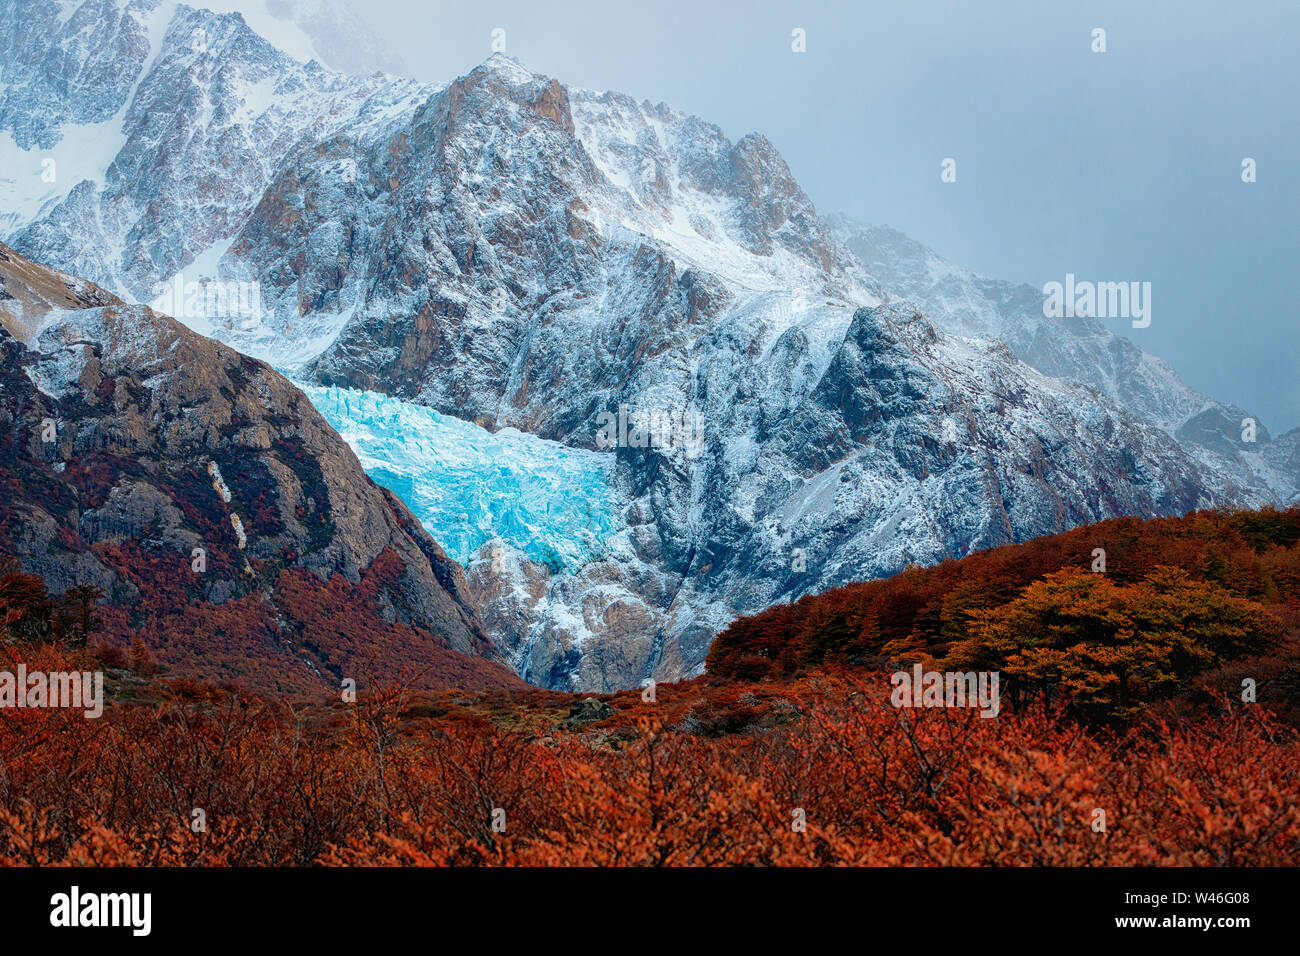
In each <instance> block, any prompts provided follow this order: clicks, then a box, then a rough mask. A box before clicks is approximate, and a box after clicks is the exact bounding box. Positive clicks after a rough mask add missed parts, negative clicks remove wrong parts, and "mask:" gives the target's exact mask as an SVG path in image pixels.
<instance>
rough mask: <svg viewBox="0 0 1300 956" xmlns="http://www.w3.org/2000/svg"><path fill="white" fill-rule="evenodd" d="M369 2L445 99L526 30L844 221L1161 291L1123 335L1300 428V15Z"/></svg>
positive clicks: (1157, 6) (549, 69) (1127, 5)
mask: <svg viewBox="0 0 1300 956" xmlns="http://www.w3.org/2000/svg"><path fill="white" fill-rule="evenodd" d="M344 2H347V3H349V4H351V5H352V7H353V8H354V9H355V10H356V11H357V12H358V13H361V14H363V15H364V16H365V17H366V18H367V20H368V21H369V22H370V23H371V24H372V26H373V28H374V30H375V31H376V32H377V33H378V34H379V35H380V36H381V37H383V38H384V39H385V40H386V41H387V42H388V43H389V44H390V45H391V47H392V48H393V49H394V50H395V51H396V52H397V53H398V54H399V55H400V56H401V57H402V58H403V59H404V60H405V61H406V63H407V65H408V67H409V68H410V70H411V72H413V73H414V74H415V75H416V76H418V77H419V78H421V79H426V80H431V81H438V82H446V81H448V80H450V79H452V78H454V77H455V76H458V75H461V74H463V73H465V72H467V71H468V70H470V69H472V68H473V67H474V66H475V65H476V64H477V63H479V62H481V61H482V60H483V59H485V58H486V57H487V56H488V55H490V52H491V51H490V43H491V31H492V30H493V28H496V27H501V28H504V29H505V30H506V44H507V51H506V52H508V53H509V54H510V55H512V56H514V57H516V58H518V59H519V60H520V61H521V62H523V64H524V65H525V66H527V67H528V68H529V69H531V70H532V71H534V72H537V73H545V74H548V75H551V76H554V77H556V78H558V79H560V80H561V81H562V82H564V83H566V84H569V85H576V86H583V87H588V88H592V89H615V90H621V91H623V92H625V93H628V94H631V95H632V96H635V97H636V98H637V99H650V100H652V101H654V102H659V101H663V102H665V103H668V104H669V105H671V106H673V107H675V108H677V109H681V110H685V111H687V112H690V113H695V114H697V115H699V116H701V117H703V118H705V119H707V120H710V121H712V122H714V123H717V124H718V125H719V126H721V127H722V128H723V130H724V131H725V132H726V133H727V135H728V136H730V137H731V138H732V139H733V140H734V139H738V138H739V137H740V136H742V135H744V134H745V133H747V132H750V131H758V132H761V133H763V134H764V135H766V136H767V137H768V138H769V139H770V140H772V142H773V143H775V144H776V146H777V148H779V149H780V150H781V152H782V154H783V155H784V156H785V158H786V160H787V162H788V163H789V164H790V167H791V169H792V170H793V171H794V174H795V176H796V178H797V179H798V180H799V182H800V183H801V184H802V185H803V187H804V188H805V190H807V192H808V194H809V195H810V196H811V197H812V199H813V201H814V202H815V203H816V204H817V206H818V208H819V209H821V210H823V211H825V212H835V211H839V212H845V213H848V214H850V215H853V216H856V217H858V218H861V219H864V220H866V221H869V222H875V223H886V224H889V225H892V226H894V227H896V228H898V229H900V230H902V231H903V232H906V233H908V234H909V235H911V236H913V237H914V238H916V239H918V240H920V241H922V242H924V243H926V244H927V245H930V246H932V247H933V248H934V249H936V250H937V251H938V252H939V253H940V254H942V255H944V256H946V257H947V258H949V259H952V260H953V261H955V262H957V263H959V264H962V265H966V266H970V267H972V268H974V269H976V270H978V271H980V272H983V273H985V274H987V275H991V276H997V277H1000V278H1006V279H1012V280H1016V281H1025V282H1029V283H1032V284H1033V285H1035V286H1038V287H1041V286H1042V285H1043V283H1045V282H1048V281H1052V280H1057V281H1063V280H1064V277H1065V274H1066V273H1067V272H1072V273H1074V274H1075V275H1076V276H1077V277H1078V278H1080V279H1091V280H1094V281H1121V280H1138V281H1148V282H1151V283H1152V322H1151V325H1150V327H1149V328H1146V329H1132V328H1131V327H1129V323H1128V322H1127V321H1123V320H1121V321H1116V322H1113V323H1112V327H1113V328H1114V329H1115V330H1116V331H1121V332H1123V333H1124V334H1127V335H1128V336H1129V337H1130V338H1132V339H1133V340H1134V341H1135V342H1137V343H1138V344H1139V345H1141V346H1142V347H1143V348H1145V349H1147V350H1148V351H1151V352H1154V353H1155V354H1157V355H1160V356H1163V357H1164V358H1167V359H1168V360H1169V361H1170V362H1171V363H1172V364H1173V365H1174V367H1175V368H1176V369H1177V370H1178V372H1179V373H1180V375H1181V376H1182V377H1183V379H1184V380H1185V381H1187V382H1188V383H1189V384H1191V385H1193V386H1194V387H1196V388H1199V389H1201V390H1202V391H1205V392H1208V393H1209V394H1211V395H1213V396H1214V397H1216V398H1218V399H1221V400H1224V401H1231V402H1236V403H1238V404H1240V405H1242V406H1243V407H1245V408H1247V409H1248V410H1250V411H1252V412H1254V413H1255V414H1257V415H1259V416H1260V418H1261V420H1262V421H1263V422H1264V423H1265V425H1266V426H1268V428H1269V429H1270V430H1271V431H1272V432H1274V433H1275V434H1276V433H1280V432H1281V431H1285V430H1287V429H1289V428H1293V427H1296V426H1297V425H1300V379H1298V377H1297V374H1296V373H1297V368H1300V336H1298V335H1297V332H1300V309H1298V307H1297V296H1296V289H1295V286H1296V283H1297V281H1300V269H1298V268H1297V265H1298V259H1300V239H1298V236H1300V232H1298V230H1300V226H1298V223H1300V185H1298V184H1297V180H1296V176H1297V165H1298V164H1300V103H1298V102H1297V95H1298V94H1300V3H1296V2H1295V0H1276V2H1259V0H1239V2H1235V3H1227V2H1218V3H1209V2H1192V0H1181V2H1159V0H1142V2H1141V3H1137V2H1133V0H1125V2H1080V0H1052V2H1048V0H1037V2H1030V0H1022V2H996V0H986V2H938V0H906V2H904V0H898V2H891V3H887V4H886V3H865V2H861V0H859V2H842V3H841V2H820V3H818V2H814V3H779V2H768V0H744V2H730V0H671V2H655V3H636V4H628V3H613V2H609V0H599V2H586V0H553V2H550V3H538V2H536V0H527V2H494V3H488V2H481V3H465V2H463V0H458V2H456V3H440V2H436V0H433V2H431V0H344ZM795 27H800V28H802V29H804V30H805V31H806V35H807V52H806V53H803V54H796V53H793V52H792V51H791V38H790V35H791V30H792V29H794V28H795ZM1096 27H1101V28H1104V29H1105V30H1106V45H1107V52H1105V53H1104V54H1099V53H1093V52H1092V49H1091V46H1092V31H1093V29H1094V28H1096ZM945 157H953V158H954V159H956V160H957V182H956V183H942V182H941V181H940V175H939V172H940V163H941V161H942V160H943V159H944V158H945ZM1245 157H1251V158H1253V159H1255V160H1256V162H1257V177H1258V181H1257V182H1255V183H1253V184H1246V183H1243V182H1242V180H1241V163H1242V160H1243V158H1245Z"/></svg>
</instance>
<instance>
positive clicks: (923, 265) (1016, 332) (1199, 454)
mask: <svg viewBox="0 0 1300 956" xmlns="http://www.w3.org/2000/svg"><path fill="white" fill-rule="evenodd" d="M827 219H828V222H829V223H830V225H831V228H832V229H833V231H834V233H835V235H836V238H837V239H839V240H840V241H841V242H842V243H843V244H844V245H845V247H846V248H848V249H849V250H850V251H851V252H853V254H854V255H856V256H857V257H858V259H859V261H860V262H861V263H862V264H863V267H864V268H865V269H867V270H868V271H869V272H870V273H871V275H872V276H873V277H874V278H876V279H877V280H878V281H879V282H880V283H881V285H882V286H884V287H885V288H886V289H888V290H889V295H890V296H891V297H894V298H900V299H905V300H907V301H909V302H912V303H914V304H916V305H917V306H918V307H919V308H921V309H922V310H923V311H924V312H925V313H926V315H928V316H931V317H932V318H933V319H934V321H935V323H936V324H937V325H938V326H939V327H940V328H942V329H944V330H945V331H949V332H955V333H957V334H959V335H970V336H989V337H994V338H1000V339H1002V340H1003V341H1004V342H1006V344H1007V345H1008V346H1009V347H1010V348H1011V350H1012V351H1013V352H1015V353H1016V355H1017V356H1018V357H1019V358H1021V359H1022V360H1023V361H1025V362H1028V363H1029V364H1030V365H1032V366H1033V367H1034V368H1036V369H1038V370H1039V371H1040V372H1042V373H1043V374H1045V375H1050V376H1052V377H1053V378H1060V379H1064V380H1066V381H1071V382H1079V383H1083V384H1087V385H1091V386H1093V387H1094V388H1097V389H1099V390H1100V391H1102V393H1103V394H1105V395H1107V396H1109V397H1110V398H1112V399H1114V400H1115V401H1116V402H1117V403H1118V404H1119V405H1120V406H1122V407H1123V408H1125V409H1126V410H1128V411H1129V412H1130V414H1132V415H1133V416H1134V417H1136V418H1139V419H1141V420H1142V421H1146V422H1150V423H1151V424H1154V425H1156V426H1158V427H1159V428H1161V429H1163V430H1164V431H1166V432H1168V433H1169V434H1170V435H1173V436H1175V437H1176V438H1177V439H1178V440H1179V442H1181V443H1182V444H1183V445H1184V447H1186V448H1187V449H1188V451H1189V452H1191V453H1192V454H1193V455H1194V456H1195V457H1196V458H1198V459H1199V460H1201V461H1203V462H1204V463H1205V465H1206V466H1207V471H1208V472H1210V473H1213V472H1223V473H1226V474H1229V475H1231V476H1232V477H1233V480H1234V481H1235V482H1237V483H1240V484H1241V485H1243V486H1245V487H1253V488H1256V489H1260V490H1263V491H1265V493H1270V492H1271V493H1272V494H1273V495H1275V496H1276V497H1278V498H1279V499H1280V500H1283V501H1291V500H1295V498H1296V497H1297V495H1300V482H1298V479H1300V472H1297V470H1296V468H1295V467H1294V465H1292V464H1289V463H1288V461H1287V457H1286V456H1287V450H1288V449H1290V448H1293V447H1294V446H1295V445H1296V444H1297V443H1298V442H1300V429H1295V430H1293V431H1292V432H1290V433H1288V434H1287V435H1284V436H1281V437H1280V438H1279V439H1278V440H1274V439H1273V437H1272V436H1270V434H1269V432H1268V429H1267V428H1265V427H1264V426H1263V425H1262V424H1260V423H1256V427H1255V430H1254V432H1255V434H1254V438H1255V440H1254V441H1253V442H1245V441H1243V440H1242V427H1243V423H1244V422H1246V421H1247V420H1248V419H1251V418H1252V416H1251V415H1250V413H1249V412H1247V411H1245V410H1244V409H1241V408H1238V407H1236V406H1233V405H1225V404H1224V403H1223V402H1218V401H1215V400H1214V399H1212V398H1210V397H1209V396H1206V395H1202V394H1201V393H1199V392H1197V391H1196V390H1194V389H1192V388H1189V387H1188V386H1187V385H1186V384H1185V383H1184V382H1182V381H1181V380H1180V379H1179V378H1178V375H1177V373H1176V372H1175V371H1174V370H1173V369H1172V368H1171V367H1170V366H1169V363H1167V362H1165V361H1164V360H1163V359H1159V358H1157V357H1155V356H1154V355H1151V354H1149V353H1147V352H1144V351H1143V350H1142V349H1140V348H1138V347H1137V346H1136V345H1134V344H1133V342H1131V341H1130V340H1129V339H1127V338H1124V337H1123V336H1120V335H1116V334H1115V333H1113V332H1111V331H1110V330H1109V329H1107V328H1106V327H1105V326H1104V325H1102V323H1101V322H1099V321H1098V320H1097V319H1095V318H1090V317H1085V316H1068V317H1061V318H1051V319H1049V318H1046V317H1045V316H1044V314H1043V293H1042V292H1041V291H1040V290H1038V289H1035V288H1034V287H1033V286H1029V285H1017V284H1015V283H1011V282H1005V281H1002V280H999V279H989V278H986V277H984V276H981V275H977V274H976V273H974V272H972V271H971V270H969V269H963V268H961V267H960V266H956V265H954V264H953V263H951V262H948V261H946V260H945V259H943V258H942V257H940V256H939V255H938V254H937V253H935V252H934V250H932V249H929V248H927V247H926V246H924V245H922V244H921V243H919V242H917V241H916V240H914V239H911V238H909V237H907V236H905V235H903V234H902V233H900V232H898V231H897V230H894V229H890V228H888V227H886V226H871V225H867V224H865V223H860V222H855V221H853V220H852V219H849V218H847V217H844V216H830V217H827ZM1283 439H1285V440H1283Z"/></svg>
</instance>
